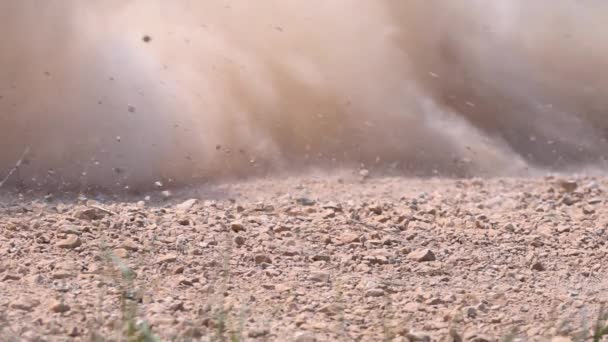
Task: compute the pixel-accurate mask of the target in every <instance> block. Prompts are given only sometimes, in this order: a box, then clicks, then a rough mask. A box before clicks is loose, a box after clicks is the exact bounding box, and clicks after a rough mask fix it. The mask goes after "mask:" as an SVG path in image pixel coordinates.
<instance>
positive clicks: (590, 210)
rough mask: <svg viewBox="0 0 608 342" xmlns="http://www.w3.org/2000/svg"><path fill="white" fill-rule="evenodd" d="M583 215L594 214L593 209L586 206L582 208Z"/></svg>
mask: <svg viewBox="0 0 608 342" xmlns="http://www.w3.org/2000/svg"><path fill="white" fill-rule="evenodd" d="M583 214H585V215H592V214H595V208H594V207H592V206H590V205H586V206H584V207H583Z"/></svg>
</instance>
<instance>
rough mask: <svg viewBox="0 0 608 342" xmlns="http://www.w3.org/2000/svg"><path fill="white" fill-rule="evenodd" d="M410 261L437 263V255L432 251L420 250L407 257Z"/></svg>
mask: <svg viewBox="0 0 608 342" xmlns="http://www.w3.org/2000/svg"><path fill="white" fill-rule="evenodd" d="M407 258H408V259H409V260H414V261H418V262H427V261H435V260H436V258H435V254H434V253H433V252H432V251H431V250H430V249H428V248H427V249H418V250H415V251H413V252H411V253H409V254H408V255H407Z"/></svg>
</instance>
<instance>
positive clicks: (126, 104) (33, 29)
mask: <svg viewBox="0 0 608 342" xmlns="http://www.w3.org/2000/svg"><path fill="white" fill-rule="evenodd" d="M606 15H608V3H606V2H605V1H600V0H589V1H571V0H542V1H541V0H539V1H526V0H510V1H492V2H490V1H483V0H462V1H445V0H407V1H393V0H374V1H369V0H332V1H327V0H306V1H303V0H261V1H249V0H232V1H228V0H174V1H162V0H122V1H121V0H104V1H80V0H48V1H37V0H20V1H12V0H0V145H1V147H2V148H1V149H0V180H1V179H2V178H3V177H4V175H7V174H9V172H10V170H11V168H13V167H14V165H15V163H16V162H17V160H19V158H20V156H21V155H22V154H23V152H24V151H25V150H26V149H27V148H28V147H29V151H28V153H27V154H26V156H25V158H24V160H23V163H22V164H21V165H20V167H19V169H18V170H17V172H14V173H13V174H12V175H11V177H10V179H9V182H11V183H12V184H16V183H22V184H23V185H25V186H27V187H32V188H35V187H44V188H66V189H67V188H80V189H83V188H88V187H102V188H112V187H124V186H126V185H128V186H130V187H132V188H137V187H139V188H146V187H151V186H152V185H153V183H154V182H155V181H156V180H162V181H164V182H167V181H169V180H173V181H174V182H175V183H182V184H190V183H198V182H201V181H208V180H218V179H222V178H224V177H241V176H250V175H261V174H267V173H278V172H301V171H303V170H308V169H312V168H321V169H338V168H357V167H360V166H361V165H364V167H366V168H368V169H377V170H381V171H385V172H392V173H393V172H394V173H397V174H403V175H410V176H411V175H424V176H433V175H440V176H469V175H479V176H495V175H497V176H499V175H500V176H510V175H521V174H526V173H527V172H532V170H557V171H580V170H583V169H584V170H589V169H590V168H591V169H600V170H601V168H602V167H603V166H604V160H605V154H606V152H605V151H607V147H608V142H607V140H606V137H607V134H608V130H607V129H608V96H607V95H608V94H607V92H608V77H606V76H607V75H606V74H607V73H608V44H606V43H605V37H606V34H607V33H608V26H606V24H605V20H604V18H605V17H606Z"/></svg>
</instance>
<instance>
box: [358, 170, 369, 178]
mask: <svg viewBox="0 0 608 342" xmlns="http://www.w3.org/2000/svg"><path fill="white" fill-rule="evenodd" d="M369 175H370V172H369V170H366V169H361V170H359V176H361V178H363V179H367V178H369Z"/></svg>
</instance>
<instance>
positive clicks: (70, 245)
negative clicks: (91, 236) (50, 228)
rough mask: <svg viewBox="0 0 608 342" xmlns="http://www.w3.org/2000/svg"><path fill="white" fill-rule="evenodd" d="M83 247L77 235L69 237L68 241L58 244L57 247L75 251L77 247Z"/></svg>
mask: <svg viewBox="0 0 608 342" xmlns="http://www.w3.org/2000/svg"><path fill="white" fill-rule="evenodd" d="M81 245H82V241H81V240H80V238H79V237H78V236H76V235H69V236H68V237H67V238H66V239H64V240H61V241H59V242H57V247H59V248H65V249H74V248H76V247H80V246H81Z"/></svg>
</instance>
